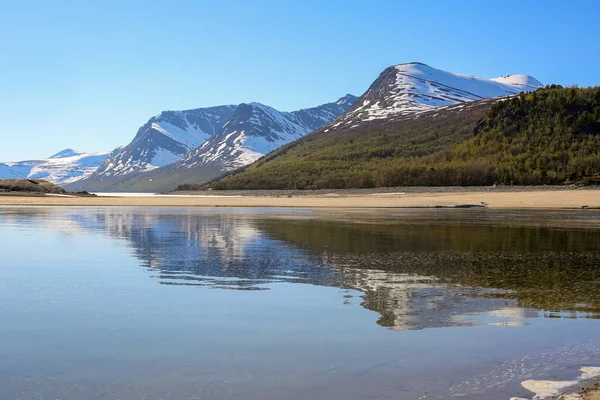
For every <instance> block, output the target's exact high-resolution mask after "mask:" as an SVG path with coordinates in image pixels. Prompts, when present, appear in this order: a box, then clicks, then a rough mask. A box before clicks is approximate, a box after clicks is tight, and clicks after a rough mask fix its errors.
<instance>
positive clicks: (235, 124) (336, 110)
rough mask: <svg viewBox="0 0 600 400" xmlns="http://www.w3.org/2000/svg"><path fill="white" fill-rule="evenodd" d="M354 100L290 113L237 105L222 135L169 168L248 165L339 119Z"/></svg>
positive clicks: (213, 138)
mask: <svg viewBox="0 0 600 400" xmlns="http://www.w3.org/2000/svg"><path fill="white" fill-rule="evenodd" d="M356 99H357V97H356V96H352V95H350V94H348V95H346V96H344V97H342V98H340V99H339V100H338V101H336V102H334V103H327V104H323V105H320V106H318V107H313V108H307V109H302V110H298V111H292V112H284V111H278V110H276V109H274V108H272V107H269V106H266V105H264V104H260V103H249V104H240V105H239V106H238V108H237V109H236V110H235V112H234V114H233V116H232V117H231V119H230V120H229V121H228V122H227V123H226V124H225V125H224V127H223V131H222V132H221V133H219V134H218V135H215V136H213V137H212V138H210V139H209V140H208V141H207V142H206V143H204V144H203V145H202V146H200V147H198V148H197V149H195V150H192V151H191V152H189V153H188V154H186V155H185V156H184V157H183V158H182V159H181V160H180V161H178V162H176V163H174V164H172V165H170V166H168V167H167V168H170V169H172V170H178V169H186V168H192V167H198V166H207V165H216V166H218V167H220V168H221V169H222V170H223V171H229V170H233V169H236V168H239V167H242V166H244V165H248V164H251V163H252V162H254V161H255V160H257V159H258V158H260V157H262V156H263V155H265V154H267V153H270V152H271V151H273V150H275V149H277V148H278V147H281V146H283V145H284V144H287V143H290V142H292V141H294V140H297V139H299V138H301V137H302V136H304V135H306V134H307V133H309V132H312V131H314V130H317V129H319V128H321V127H323V126H325V125H327V124H328V123H330V122H331V121H333V120H335V119H336V118H337V117H339V116H340V115H342V114H343V113H344V112H345V111H346V110H347V109H348V108H349V107H350V106H352V104H354V102H355V101H356Z"/></svg>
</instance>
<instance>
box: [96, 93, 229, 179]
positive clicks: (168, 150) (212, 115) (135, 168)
mask: <svg viewBox="0 0 600 400" xmlns="http://www.w3.org/2000/svg"><path fill="white" fill-rule="evenodd" d="M235 109H236V107H235V106H231V105H226V106H217V107H209V108H198V109H195V110H185V111H164V112H162V113H160V114H159V115H157V116H155V117H152V118H150V120H149V121H148V122H147V123H146V124H144V125H143V126H142V127H141V128H140V129H139V130H138V132H137V134H136V136H135V137H134V139H133V140H132V141H131V143H129V144H128V145H127V146H125V147H123V148H121V149H120V151H118V152H116V153H115V154H113V155H111V156H110V157H108V158H107V159H106V161H105V162H104V163H103V164H102V165H100V167H99V168H98V170H97V171H96V172H95V173H94V174H93V178H97V179H102V178H105V177H118V176H123V175H127V174H131V173H136V172H143V171H149V170H153V169H155V168H158V167H162V166H164V165H167V164H171V163H173V162H175V161H177V160H179V159H180V158H181V157H183V156H184V155H185V154H186V153H187V152H189V151H190V150H192V149H195V148H196V147H198V146H200V145H201V144H202V143H204V142H206V141H207V140H208V139H209V138H210V137H211V136H213V135H216V134H217V133H219V132H220V131H221V128H222V126H223V124H224V123H225V122H227V121H228V120H229V119H230V118H231V115H232V114H233V111H234V110H235Z"/></svg>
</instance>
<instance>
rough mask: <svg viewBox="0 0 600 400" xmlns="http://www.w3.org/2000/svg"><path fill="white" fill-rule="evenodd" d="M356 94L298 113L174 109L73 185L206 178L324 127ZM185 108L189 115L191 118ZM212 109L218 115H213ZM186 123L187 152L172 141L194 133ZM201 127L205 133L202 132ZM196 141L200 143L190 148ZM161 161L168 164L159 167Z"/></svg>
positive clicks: (148, 184)
mask: <svg viewBox="0 0 600 400" xmlns="http://www.w3.org/2000/svg"><path fill="white" fill-rule="evenodd" d="M356 99H357V98H356V97H355V96H352V95H346V96H344V97H342V98H340V99H338V100H337V101H336V102H332V103H326V104H323V105H320V106H317V107H313V108H307V109H302V110H298V111H292V112H284V111H278V110H276V109H274V108H272V107H269V106H267V105H264V104H260V103H242V104H240V105H238V106H235V107H234V106H221V107H214V108H213V109H210V110H211V111H210V113H207V112H206V110H208V109H200V110H191V111H187V112H169V113H170V114H169V115H168V116H169V122H167V121H165V114H166V113H163V114H161V115H159V116H158V117H154V118H153V119H151V120H150V121H148V123H147V124H146V125H144V126H143V127H142V128H140V131H139V132H138V135H137V136H136V138H135V139H134V141H133V142H131V144H129V145H128V146H127V147H125V148H124V149H123V150H121V151H120V152H117V154H116V155H115V156H112V157H109V158H108V159H107V160H106V161H105V162H104V163H103V165H101V166H100V167H99V168H98V170H97V171H96V172H95V173H94V174H92V175H91V176H89V177H88V178H87V179H85V180H81V181H79V182H76V183H75V184H73V185H69V187H68V188H69V189H70V190H88V191H154V190H166V189H170V188H174V187H175V186H177V185H178V184H179V183H181V182H182V180H183V181H185V182H190V181H191V182H194V183H201V182H206V181H208V180H210V179H213V178H215V177H216V176H219V175H222V174H223V173H224V172H226V171H229V170H232V169H235V168H238V167H241V166H244V165H248V164H250V163H252V162H253V161H255V160H256V159H258V158H260V157H262V156H263V155H264V154H266V153H268V152H270V151H273V150H275V149H277V148H278V147H280V146H282V145H284V144H287V143H289V142H291V141H294V140H297V139H299V138H301V137H302V136H304V135H305V134H307V133H309V132H311V131H314V130H316V129H318V128H321V127H322V126H324V125H326V124H328V123H329V122H331V121H333V120H334V119H335V118H337V117H339V116H340V115H341V114H343V113H344V112H345V111H346V110H347V109H348V108H349V107H350V106H352V104H354V101H355V100H356ZM217 111H218V112H217ZM182 113H184V114H185V115H188V117H187V119H186V118H183V115H182ZM191 113H194V115H196V116H197V115H199V114H202V116H203V117H204V121H205V123H206V124H205V125H204V126H201V125H190V123H189V120H190V118H189V114H191ZM209 114H210V116H212V119H209V118H207V116H208V115H209ZM176 117H177V118H176ZM217 117H218V118H217ZM195 120H196V121H197V120H198V118H196V119H195ZM186 121H187V122H186ZM209 122H210V124H209ZM175 126H176V127H177V129H175V128H174V127H175ZM182 126H183V127H186V129H188V130H187V131H185V132H190V127H192V129H191V132H192V134H193V135H191V136H193V137H194V140H193V141H192V140H188V143H189V146H187V148H188V151H186V152H185V153H181V151H183V149H184V148H186V147H185V146H183V145H182V146H179V145H177V146H179V147H177V148H175V147H174V146H175V144H174V143H173V140H172V139H174V138H175V137H176V138H177V139H178V141H177V142H178V143H179V144H182V143H183V142H184V140H183V139H184V138H186V139H187V138H189V137H190V135H187V136H186V134H185V132H184V129H183V128H182ZM208 128H210V129H208ZM200 131H201V132H203V133H204V136H203V135H199V134H197V133H198V132H200ZM207 131H209V134H206V132H207ZM174 132H175V133H177V135H175V134H174ZM191 145H198V146H197V147H196V146H194V148H193V149H189V147H191ZM167 149H168V150H167ZM161 164H162V165H163V166H162V167H161V168H157V167H159V166H161Z"/></svg>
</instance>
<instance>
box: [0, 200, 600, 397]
mask: <svg viewBox="0 0 600 400" xmlns="http://www.w3.org/2000/svg"><path fill="white" fill-rule="evenodd" d="M0 254H1V258H0V321H1V322H0V399H7V400H8V399H9V400H34V399H41V400H47V399H52V400H56V399H60V400H81V399H86V400H100V399H106V400H109V399H110V400H115V399H120V400H139V399H146V400H159V399H173V400H190V399H210V400H220V399H250V400H271V399H272V400H281V399H290V400H320V399H334V400H337V399H340V400H341V399H343V400H367V399H395V400H397V399H400V400H403V399H407V400H412V399H449V398H457V399H466V400H475V399H476V400H481V399H505V400H508V399H509V398H510V397H511V396H521V397H529V398H531V396H532V395H533V394H532V393H530V392H528V391H526V390H524V389H523V388H522V387H521V382H522V381H523V380H526V379H574V378H576V377H577V376H578V375H579V372H578V369H579V368H580V367H582V366H600V320H598V318H599V317H600V213H599V212H595V211H592V210H582V211H572V212H566V211H565V212H549V211H532V212H527V213H524V212H510V211H492V210H422V211H383V210H382V211H373V212H366V211H360V212H359V211H351V210H350V211H346V212H341V211H331V212H326V211H311V210H285V209H281V210H277V209H269V210H260V209H221V208H214V209H189V208H185V209H184V208H118V207H114V208H76V207H73V208H67V207H65V208H50V207H38V208H25V207H4V208H0Z"/></svg>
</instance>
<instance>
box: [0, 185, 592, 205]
mask: <svg viewBox="0 0 600 400" xmlns="http://www.w3.org/2000/svg"><path fill="white" fill-rule="evenodd" d="M199 194H200V196H197V197H196V196H190V195H187V196H181V197H177V196H169V197H161V196H152V197H96V196H87V197H57V196H41V197H40V196H32V197H28V196H11V195H8V194H4V195H2V196H0V205H24V206H98V207H104V206H137V207H282V208H285V207H295V208H432V207H448V208H452V207H487V208H494V209H495V208H505V209H581V208H590V209H600V190H598V189H596V190H561V191H555V190H548V191H544V190H535V191H519V192H493V191H483V192H477V191H473V192H435V193H425V192H422V193H421V192H420V193H397V192H396V193H387V194H386V193H377V194H340V193H327V194H319V195H303V196H292V197H288V196H285V197H283V196H265V195H260V196H253V195H252V192H248V195H246V196H221V197H214V195H215V194H217V193H216V192H212V193H210V194H211V195H213V197H202V196H201V194H207V193H206V192H200V193H199Z"/></svg>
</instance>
